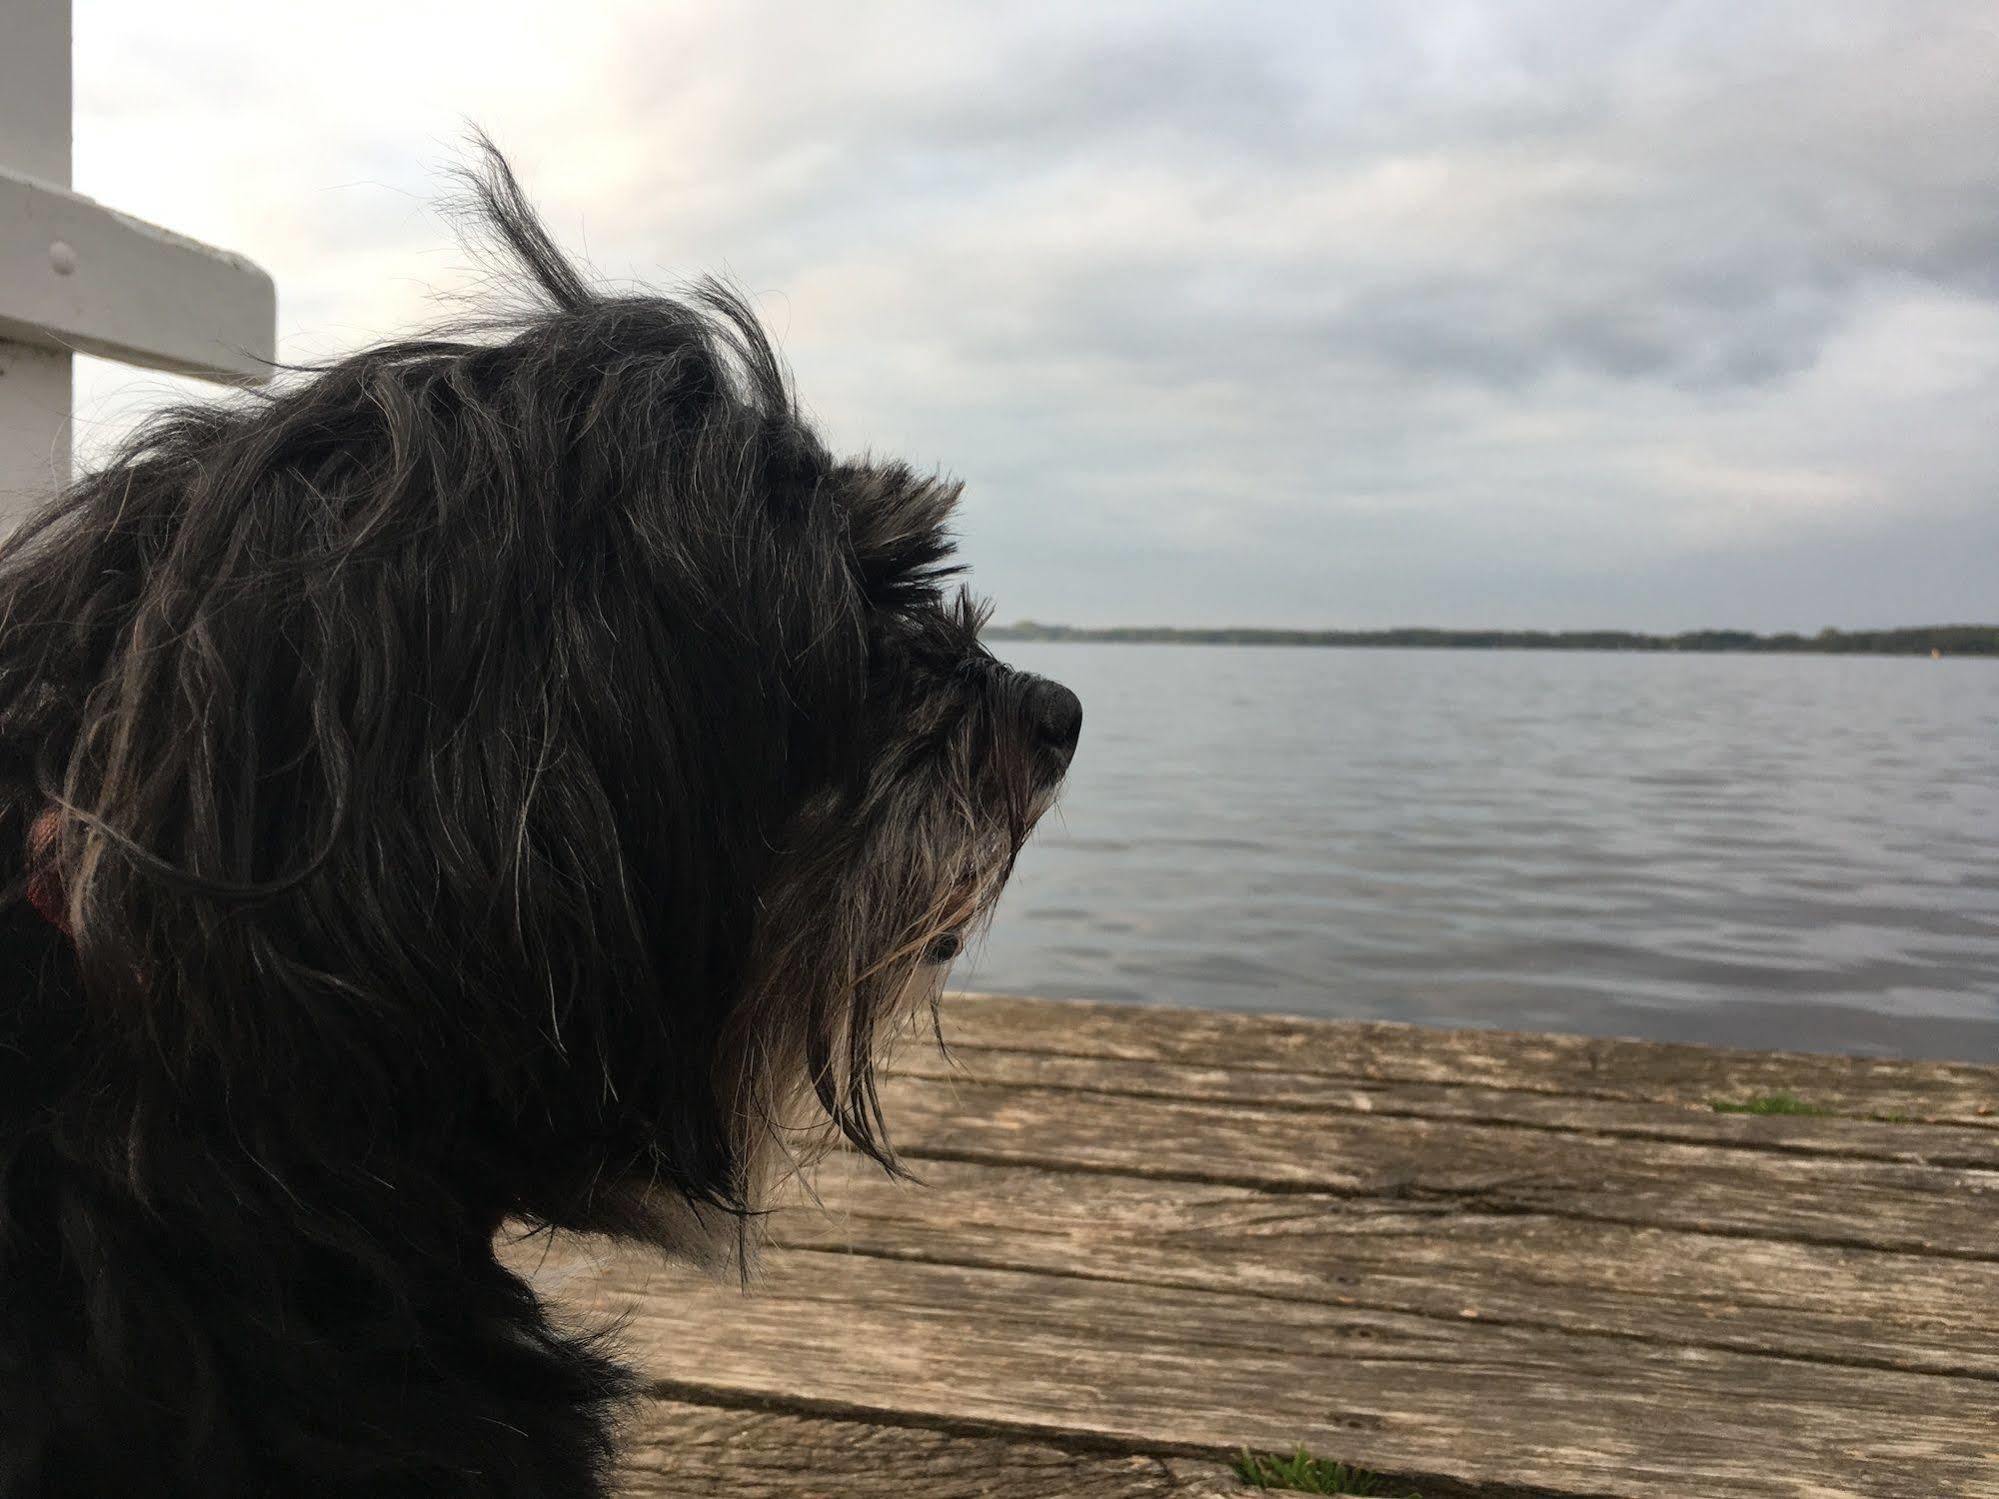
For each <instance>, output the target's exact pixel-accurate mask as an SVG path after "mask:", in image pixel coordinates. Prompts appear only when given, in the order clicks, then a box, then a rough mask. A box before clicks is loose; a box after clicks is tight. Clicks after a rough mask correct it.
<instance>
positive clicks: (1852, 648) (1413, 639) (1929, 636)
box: [985, 619, 1999, 656]
mask: <svg viewBox="0 0 1999 1499" xmlns="http://www.w3.org/2000/svg"><path fill="white" fill-rule="evenodd" d="M985 633H986V635H987V637H988V638H990V639H993V640H1082V641H1110V642H1116V643H1121V644H1133V645H1330V646H1402V647H1416V648H1420V649H1430V650H1514V651H1708V652H1728V651H1760V652H1771V653H1794V654H1812V655H1836V656H1844V655H1868V656H1928V655H1933V654H1935V655H1944V656H1999V625H1917V626H1914V627H1912V628H1908V629H1901V630H1835V629H1825V630H1820V631H1819V632H1818V633H1817V634H1816V635H1799V634H1792V633H1786V634H1778V635H1759V634H1757V633H1755V632H1754V631H1752V630H1685V631H1682V632H1681V633H1680V634H1677V635H1647V634H1643V633H1640V632H1637V631H1631V630H1434V629H1396V630H1273V629H1260V628H1255V627H1250V626H1242V627H1234V628H1223V629H1206V630H1204V629H1186V628H1180V627H1177V626H1171V625H1117V626H1110V627H1105V628H1097V629H1092V628H1089V627H1085V626H1079V625H1051V624H1041V623H1039V622H1038V621H1035V620H1031V619H1023V620H1020V621H1018V622H1016V623H1014V624H1011V625H994V626H991V627H989V628H988V629H987V630H986V632H985Z"/></svg>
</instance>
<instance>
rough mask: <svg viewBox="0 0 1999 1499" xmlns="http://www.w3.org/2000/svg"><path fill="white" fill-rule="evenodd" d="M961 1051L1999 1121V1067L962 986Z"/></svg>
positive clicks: (955, 998)
mask: <svg viewBox="0 0 1999 1499" xmlns="http://www.w3.org/2000/svg"><path fill="white" fill-rule="evenodd" d="M945 1034H946V1036H947V1037H949V1038H950V1039H951V1041H952V1044H953V1045H954V1046H957V1047H964V1048H970V1047H981V1048H994V1049H999V1050H1007V1051H1035V1050H1038V1051H1046V1052H1053V1053H1057V1054H1062V1055H1069V1056H1101V1057H1124V1058H1128V1059H1131V1060H1135V1061H1154V1062H1176V1063H1182V1064H1185V1065H1189V1066H1196V1067H1221V1068H1231V1069H1245V1070H1252V1071H1254V1070H1270V1071H1284V1072H1306V1073H1316V1074H1319V1075H1322V1076H1327V1077H1342V1078H1367V1079H1375V1080H1381V1081H1388V1080H1395V1081H1401V1082H1412V1083H1444V1084H1453V1085H1473V1086H1479V1087H1488V1088H1511V1089H1516V1090H1522V1091H1527V1092H1538V1093H1556V1094H1564V1095H1576V1096H1581V1097H1591V1098H1605V1099H1619V1098H1622V1099H1647V1100H1651V1101H1653V1102H1660V1103H1666V1102H1671V1103H1685V1104H1696V1105H1702V1106H1705V1105H1707V1104H1709V1103H1710V1102H1711V1101H1712V1100H1714V1099H1717V1098H1720V1099H1731V1100H1741V1099H1746V1098H1750V1097H1755V1096H1758V1095H1761V1094H1768V1093H1776V1092H1792V1093H1796V1094H1798V1095H1800V1096H1802V1097H1804V1098H1806V1099H1807V1100H1808V1101H1811V1102H1814V1103H1817V1104H1819V1105H1820V1106H1822V1107H1825V1108H1829V1109H1832V1110H1833V1111H1834V1112H1837V1113H1843V1114H1853V1115H1857V1116H1861V1117H1867V1116H1872V1115H1881V1114H1889V1115H1906V1116H1908V1117H1909V1118H1911V1119H1915V1120H1951V1121H1956V1122H1959V1123H1964V1124H1984V1125H1986V1126H1994V1125H1999V1068H1995V1067H1986V1066H1976V1065H1973V1064H1970V1063H1956V1062H1910V1061H1897V1060H1892V1059H1886V1058H1875V1057H1847V1056H1826V1055H1820V1054H1816V1053H1803V1052H1766V1051H1732V1050H1726V1049H1723V1048H1719V1047H1706V1046H1685V1045H1678V1044H1669V1043H1663V1042H1651V1041H1626V1040H1615V1039H1605V1038H1599V1037H1589V1036H1564V1035H1545V1034H1528V1033H1522V1032H1513V1031H1487V1030H1445V1029H1439V1028H1435V1027H1429V1026H1415V1025H1401V1024H1395V1023H1392V1022H1388V1021H1328V1020H1306V1019H1296V1018H1290V1017H1285V1016H1279V1015H1235V1014H1226V1013H1222V1012H1218V1011H1211V1010H1183V1009H1174V1008H1169V1007H1166V1006H1156V1007H1155V1006H1149V1005H1110V1004H1099V1003H1093V1002H1090V1001H1084V1000H1046V999H1020V998H1013V997H1009V996H996V995H982V996H970V995H952V996H951V997H950V998H949V999H947V1001H946V1003H945Z"/></svg>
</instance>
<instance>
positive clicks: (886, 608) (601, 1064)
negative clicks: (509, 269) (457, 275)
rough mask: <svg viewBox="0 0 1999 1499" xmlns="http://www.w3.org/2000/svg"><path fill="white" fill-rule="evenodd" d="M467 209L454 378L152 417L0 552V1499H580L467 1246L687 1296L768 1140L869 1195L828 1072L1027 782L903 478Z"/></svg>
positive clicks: (934, 543)
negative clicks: (518, 304) (849, 1171)
mask: <svg viewBox="0 0 1999 1499" xmlns="http://www.w3.org/2000/svg"><path fill="white" fill-rule="evenodd" d="M483 203H484V206H485V211H486V213H487V215H488V218H489V221H490V222H491V224H492V225H493V226H494V227H495V228H496V229H497V230H498V231H499V234H500V237H501V239H502V240H503V242H504V243H505V244H506V245H507V247H508V248H509V249H510V250H511V252H512V254H513V256H514V258H515V259H516V260H517V261H518V262H519V263H520V265H521V266H523V267H524V268H525V269H526V270H527V271H528V272H529V273H530V275H531V279H532V281H533V282H534V284H535V286H536V287H537V288H538V294H539V296H540V298H541V305H540V306H539V307H538V309H537V310H536V311H535V312H534V313H533V314H532V315H530V316H528V317H525V318H523V319H519V320H517V321H516V322H515V323H514V324H513V325H511V326H510V327H509V328H508V329H507V330H506V332H505V334H504V336H499V335H496V336H491V337H485V338H481V339H476V340H451V339H433V340H426V341H418V342H411V343H405V344H399V345H391V346H387V347H383V348H379V349H375V350H371V351H369V352H367V353H364V354H361V355H357V356H355V357H353V358H351V359H348V360H345V361H342V362H341V363H338V364H335V365H333V366H330V367H328V368H326V369H324V370H322V371H319V372H316V373H315V374H314V375H313V376H312V378H310V379H309V380H307V381H305V382H303V383H301V384H298V385H296V386H294V387H293V388H291V389H289V390H287V391H284V392H282V393H280V394H277V395H275V396H272V397H268V398H264V399H260V400H259V401H258V402H256V403H255V404H251V405H245V406H240V407H231V408H202V409H190V410H185V411H181V412H177V413H174V414H173V415H171V416H170V417H168V418H167V419H165V420H163V421H162V422H160V423H157V424H155V425H154V426H153V427H152V428H151V429H150V430H149V431H148V432H147V433H146V434H144V435H143V436H142V437H141V438H140V439H138V440H136V441H135V442H134V444H133V445H132V446H130V447H129V448H128V449H127V450H126V451H125V452H124V453H123V454H122V455H121V456H120V458H119V459H118V460H117V461H116V462H115V463H113V464H112V465H110V466H109V467H107V468H106V469H105V470H104V471H103V472H101V473H98V474H96V475H94V476H91V477H89V478H86V479H84V480H82V481H81V482H79V483H78V484H77V485H76V486H74V487H73V488H72V489H71V490H70V491H69V492H68V493H66V494H64V495H62V496H59V497H57V499H56V501H55V502H54V503H53V504H52V505H51V507H50V508H49V509H48V510H47V511H46V512H44V513H43V514H42V515H40V516H38V517H36V518H35V519H34V520H32V521H31V522H30V523H29V524H28V525H27V526H26V527H24V528H23V530H22V531H21V532H20V533H19V534H18V535H17V536H16V537H15V538H14V539H13V540H11V541H10V542H9V543H8V545H7V547H6V549H5V551H4V552H0V961H4V963H5V964H6V969H5V983H6V986H7V987H6V989H5V991H4V993H0V1496H5V1499H27V1496H42V1495H51V1496H54V1495H64V1496H67V1495H78V1496H81V1495H92V1496H104V1495H114V1494H115V1495H123V1494H141V1493H143V1494H149V1495H152V1494H157V1495H176V1496H178V1495H196V1494H201V1495H251V1494H257V1495H271V1496H283V1495H317V1494H324V1495H327V1496H333V1495H340V1496H342V1499H347V1496H353V1495H360V1494H367V1495H372V1496H403V1495H409V1496H414V1495H468V1496H469V1495H481V1496H502V1495H504V1496H521V1499H526V1496H553V1495H561V1496H564V1499H575V1496H579V1495H582V1496H587V1495H595V1494H599V1493H601V1492H603V1491H604V1486H605V1484H606V1482H607V1478H606V1474H607V1465H608V1463H609V1461H610V1457H611V1441H612V1436H611V1434H612V1432H613V1430H614V1426H615V1416H616V1412H617V1410H618V1406H619V1402H620V1400H621V1397H622V1396H623V1394H624V1392H625V1388H626V1376H625V1375H624V1374H623V1373H622V1372H621V1371H620V1370H619V1369H618V1367H617V1366H616V1364H615V1363H614V1362H613V1360H612V1359H611V1358H610V1357H609V1356H608V1353H607V1351H606V1350H605V1349H604V1348H602V1347H600V1346H597V1345H595V1344H593V1343H592V1342H591V1341H590V1340H588V1339H586V1338H583V1337H580V1336H577V1335H574V1334H565V1333H559V1332H557V1331H556V1330H554V1329H553V1328H552V1327H551V1325H550V1323H549V1322H548V1321H547V1320H546V1318H545V1317H544V1315H543V1313H542V1310H541V1308H540V1307H539V1306H538V1305H537V1304H536V1301H535V1299H534V1297H533V1296H532V1294H531V1293H530V1292H529V1291H528V1290H527V1289H526V1288H525V1287H524V1286H523V1285H522V1284H521V1283H520V1282H519V1281H518V1280H517V1279H515V1278H514V1277H513V1276H511V1275H510V1274H508V1273H507V1272H505V1271H504V1270H502V1269H501V1268H500V1266H499V1265H498V1264H497V1263H496V1261H495V1259H494V1257H493V1253H492V1236H493V1233H494V1230H495V1228H496V1227H497V1226H498V1225H499V1224H500V1223H501V1222H502V1221H503V1220H506V1219H520V1220H525V1221H527V1222H529V1223H532V1224H538V1225H544V1226H548V1227H550V1228H559V1229H577V1230H596V1231H607V1232H612V1233H618V1234H622V1235H626V1236H632V1237H639V1238H644V1239H648V1240H651V1241H653V1242H656V1243H658V1244H660V1245H661V1246H662V1247H664V1248H665V1249H667V1250H669V1251H672V1252H676V1253H683V1254H693V1255H701V1256H706V1257H709V1258H714V1257H717V1256H718V1255H720V1256H724V1257H726V1256H727V1255H729V1254H730V1253H732V1252H733V1253H741V1252H743V1251H744V1250H745V1248H746V1247H747V1226H748V1225H750V1224H751V1223H753V1221H754V1215H755V1211H756V1209H757V1207H758V1205H759V1203H760V1202H761V1201H762V1188H763V1184H764V1181H765V1178H766V1177H767V1175H768V1173H769V1170H770V1168H771V1163H772V1162H773V1161H777V1162H780V1163H781V1162H782V1161H783V1160H784V1159H785V1158H787V1157H789V1156H795V1155H797V1154H799V1153H800V1151H801V1150H802V1149H809V1147H810V1144H811V1142H812V1140H813V1139H815V1138H818V1137H821V1136H842V1137H844V1138H845V1140H846V1141H848V1142H850V1143H851V1144H852V1146H853V1147H854V1148H857V1149H860V1150H863V1151H866V1152H868V1153H870V1154H873V1155H875V1156H876V1157H877V1158H878V1159H880V1160H881V1161H883V1163H884V1164H885V1165H890V1166H891V1167H892V1165H893V1157H892V1155H891V1154H890V1152H889V1150H888V1146H887V1142H886V1139H885V1137H884V1135H883V1132H882V1123H881V1118H880V1113H879V1109H878V1107H877V1104H876V1099H875V1092H874V1081H873V1079H874V1070H873V1069H874V1058H875V1054H876V1050H877V1046H878V1043H879V1041H880V1038H881V1036H882V1034H883V1032H884V1030H885V1028H886V1027H888V1026H890V1025H892V1024H893V1023H894V1021H895V1020H896V1019H897V1018H898V1017H899V1016H901V1015H903V1014H905V1013H907V1012H908V1011H909V1010H910V1008H911V1007H912V1006H917V1007H920V1005H921V1004H922V1002H923V999H924V996H925V995H926V994H928V995H931V996H934V993H935V991H936V987H937V985H938V984H939V983H940V982H941V978H942V973H943V967H944V965H945V964H946V963H947V962H948V959H949V957H950V956H951V955H952V954H953V953H954V952H955V951H956V948H957V945H958V943H959V941H960V938H961V934H962V933H963V932H964V931H965V930H966V928H967V927H968V926H970V925H973V924H975V923H976V922H977V921H978V920H979V919H980V918H981V917H982V915H983V914H984V913H985V912H987V911H988V910H989V909H990V906H991V903H992V900H993V899H994V897H995V896H996V895H997V893H998V890H999V888H1000V886H1001V884H1002V883H1003V882H1004V880H1005V878H1006V875H1007V873H1008V872H1009V870H1010V868H1011V866H1012V861H1013V858H1014V855H1015V854H1016V853H1017V851H1018V849H1019V847H1020V844H1021V842H1022V840H1023V839H1024V838H1025V837H1026V835H1027V833H1028V831H1029V830H1030V829H1031V827H1032V826H1033V823H1034V821H1035V819H1036V818H1037V817H1038V816H1039V815H1040V813H1041V812H1042V811H1043V810H1044V809H1045V807H1046V805H1047V804H1048V802H1049V800H1050V799H1051V798H1052V796H1053V794H1054V791H1055V788H1056V786H1057V784H1058V782H1059V780H1060V777H1061V775H1062V772H1063V770H1064V769H1065V768H1066V765H1067V763H1068V759H1069V756H1070V753H1071V752H1072V751H1073V748H1074V745H1075V741H1076V734H1077V729H1078V727H1079V724H1080V710H1079V709H1078V708H1077V706H1076V703H1075V699H1074V697H1073V696H1072V695H1070V694H1069V693H1067V692H1066V690H1064V689H1062V688H1059V687H1056V686H1055V685H1054V684H1052V683H1047V682H1043V681H1040V680H1039V679H1036V678H1032V677H1029V676H1026V675H1025V674H1021V673H1015V672H1011V671H1009V670H1007V669H1006V668H1004V667H1002V666H1001V665H999V664H998V663H996V662H994V661H993V660H992V659H991V657H990V656H988V655H987V654H986V653H985V652H984V651H983V650H982V649H981V648H980V646H979V645H978V642H977V627H978V623H979V619H978V616H977V613H976V611H974V610H973V609H972V608H971V606H970V605H969V604H967V603H965V602H964V601H963V600H962V599H958V600H947V598H946V597H945V594H944V589H943V585H944V579H945V576H946V575H947V574H948V572H949V568H948V566H947V563H948V558H949V553H950V543H949V540H948V537H947V536H946V534H945V532H944V530H943V527H944V524H945V521H946V518H947V514H948V511H949V508H950V505H951V502H952V500H953V498H954V496H955V490H954V488H953V487H952V486H950V485H947V484H944V483H941V482H938V481H936V480H932V479H926V478H924V477H921V476H918V475H916V474H913V473H911V472H910V471H908V470H907V469H905V468H902V467H900V466H898V465H892V464H890V465H876V464H869V463H840V462H835V461H833V460H832V459H831V458H829V457H828V455H827V454H826V452H825V450H824V449H823V448H822V447H821V446H820V444H819V442H818V440H817V439H816V438H815V437H814V436H813V434H812V433H811V431H810V430H809V429H808V428H807V427H806V426H805V425H804V423H803V422H802V420H801V419H800V417H799V416H798V414H797V411H796V408H795V406H794V404H793V402H792V399H791V396H790V393H789V389H788V386H787V384H786V381H785V377H784V375H783V372H782V369H781V367H780V366H779V364H778V363H777V361H776V359H775V356H774V355H773V354H772V352H771V350H770V348H769V346H768V345H767V343H766V342H765V341H764V339H763V336H762V334H761V333H760V331H759V330H758V328H757V325H756V323H755V321H754V319H753V317H752V315H751V314H750V313H749V312H748V310H747V309H746V308H745V307H744V306H743V305H742V304H741V303H740V302H739V301H737V300H736V299H734V298H733V297H731V296H730V295H729V294H727V293H726V292H723V291H721V290H719V289H716V288H712V287H711V288H707V289H705V290H704V291H703V292H701V293H700V294H698V295H697V296H696V297H695V298H693V299H692V300H691V301H687V302H676V301H672V300H668V299H665V298H658V297H610V296H606V295H603V294H600V293H598V292H596V291H594V290H593V289H591V288H590V287H588V286H586V285H585V283H584V282H583V281H582V280H581V279H579V277H578V276H577V274H576V272H575V271H574V270H573V269H572V268H571V267H570V266H569V264H568V263H567V262H565V261H564V260H563V259H562V258H561V257H560V255H559V254H558V252H556V251H555V249H554V248H553V246H552V245H551V244H550V242H549V241H548V239H547V237H546V236H545V235H544V234H543V232H542V231H541V229H540V227H539V225H538V224H537V223H536V222H535V220H534V218H533V216H532V214H531V213H530V211H529V210H528V208H527V206H526V205H525V203H524V202H523V201H522V200H521V199H520V196H519V193H518V190H517V189H516V188H515V187H514V184H513V181H512V178H511V176H510V175H509V174H508V173H507V171H506V168H505V166H504V164H503V163H501V162H499V160H498V159H497V157H494V158H492V160H491V162H490V173H489V177H488V180H487V185H486V187H485V189H484V197H483ZM31 897H32V898H31ZM808 1116H810V1117H812V1118H817V1119H818V1120H819V1128H818V1129H817V1130H816V1131H814V1130H810V1129H808V1130H806V1133H805V1134H804V1135H803V1136H801V1137H796V1138H794V1137H792V1136H791V1135H790V1133H789V1132H790V1131H791V1130H792V1129H793V1128H795V1127H799V1126H800V1125H801V1123H802V1121H804V1120H805V1119H806V1118H807V1117H808Z"/></svg>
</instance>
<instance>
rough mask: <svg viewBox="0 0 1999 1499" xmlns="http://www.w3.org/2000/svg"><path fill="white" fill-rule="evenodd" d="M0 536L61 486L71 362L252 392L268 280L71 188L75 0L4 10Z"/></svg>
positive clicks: (262, 356) (271, 313)
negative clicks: (96, 361) (95, 359)
mask: <svg viewBox="0 0 1999 1499" xmlns="http://www.w3.org/2000/svg"><path fill="white" fill-rule="evenodd" d="M0 39H4V44H0V533H4V532H5V531H6V530H7V529H9V528H11V526H12V525H13V523H14V521H15V520H16V519H18V517H19V516H20V514H21V513H22V511H24V510H25V509H27V508H28V507H29V506H31V505H33V504H35V503H37V502H38V501H39V500H40V499H42V498H43V497H44V496H46V495H47V494H49V493H50V492H51V491H52V490H54V489H55V488H58V487H59V486H61V485H62V484H64V483H65V482H67V481H68V478H69V472H70V441H71V435H70V399H71V396H70V356H71V353H72V351H77V350H81V351H83V352H85V353H91V354H101V355H103V356H105V357H107V358H110V359H117V360H122V361H123V362H125V363H127V364H138V365H144V366H147V367H148V368H151V369H160V370H170V371H173V372H175V373H177V374H185V375H196V376H200V377H202V378H204V379H209V380H221V381H227V382H232V383H239V384H240V383H255V382H258V381H261V380H263V379H264V378H265V376H266V375H267V374H268V373H269V370H268V361H269V360H270V359H271V357H272V355H273V352H274V350H275V347H276V339H275V331H276V326H277V299H276V293H275V291H274V289H273V288H272V285H271V278H270V277H269V276H267V275H265V274H264V273H263V272H262V271H261V270H259V269H258V268H257V267H256V266H254V265H252V264H251V263H250V262H249V261H247V260H245V259H243V258H242V257H241V256H238V255H231V254H229V253H227V252H226V251H222V250H215V249H211V248H210V247H209V246H207V245H203V244H198V243H196V242H195V241H193V240H190V239H183V238H181V237H180V236H179V235H176V234H171V233H169V232H168V231H166V230H164V229H159V228H155V227H154V226H153V225H151V224H146V223H142V222H140V221H139V220H137V219H133V218H128V217H127V216H126V215H124V214H121V213H116V212H114V211H113V210H111V209H108V208H105V207H103V206H102V205H101V204H98V203H94V202H92V201H91V200H90V199H88V198H84V197H80V196H78V195H77V194H76V193H73V192H71V191H70V190H69V188H70V180H71V179H70V117H71V100H70V7H69V0H0Z"/></svg>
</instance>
